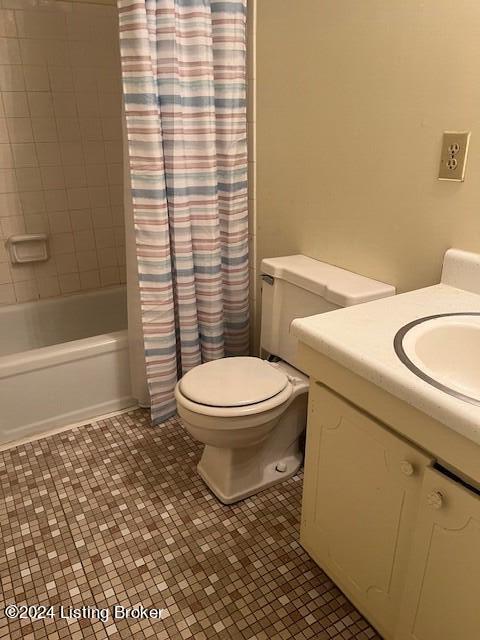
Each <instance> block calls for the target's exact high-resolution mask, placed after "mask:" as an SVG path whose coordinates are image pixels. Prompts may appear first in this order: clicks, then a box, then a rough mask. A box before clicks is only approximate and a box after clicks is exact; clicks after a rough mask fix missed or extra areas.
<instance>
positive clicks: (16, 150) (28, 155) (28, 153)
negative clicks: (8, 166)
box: [11, 142, 38, 167]
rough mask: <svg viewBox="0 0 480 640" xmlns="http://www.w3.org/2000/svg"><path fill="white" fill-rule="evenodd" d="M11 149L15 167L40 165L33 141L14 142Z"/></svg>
mask: <svg viewBox="0 0 480 640" xmlns="http://www.w3.org/2000/svg"><path fill="white" fill-rule="evenodd" d="M11 149H12V155H13V161H14V164H15V167H36V166H37V165H38V159H37V153H36V150H35V145H34V144H33V142H26V143H18V144H12V145H11Z"/></svg>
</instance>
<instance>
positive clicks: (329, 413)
mask: <svg viewBox="0 0 480 640" xmlns="http://www.w3.org/2000/svg"><path fill="white" fill-rule="evenodd" d="M432 462H433V461H432V458H431V457H430V456H428V455H427V454H425V453H424V452H422V451H421V450H419V449H417V448H416V447H414V446H412V445H411V444H409V443H408V442H407V441H405V440H404V439H402V438H401V437H399V436H397V435H394V434H393V433H392V432H391V431H390V430H389V429H387V428H386V427H385V426H383V425H382V424H381V423H380V422H377V421H376V420H375V419H374V418H372V417H370V416H369V415H368V414H366V413H364V412H362V411H361V410H359V409H357V408H356V407H354V406H353V405H351V404H350V403H349V402H347V401H346V400H344V399H343V398H341V397H340V396H338V395H337V394H335V393H334V392H332V391H330V390H329V389H328V388H326V387H325V386H322V385H321V384H319V383H316V382H314V381H312V382H311V385H310V396H309V415H308V428H307V444H306V457H305V480H304V494H303V503H302V522H301V536H300V539H301V543H302V546H303V547H304V548H305V549H306V550H307V551H308V553H309V554H310V555H311V556H312V557H313V558H314V560H315V561H316V562H317V563H318V564H319V565H320V566H321V567H322V568H323V569H324V570H325V571H326V573H328V574H329V575H330V577H331V578H332V580H334V582H335V583H336V584H337V585H338V586H339V587H340V588H341V589H342V590H343V591H344V593H345V594H346V595H347V596H348V597H349V598H350V599H351V600H352V602H353V603H354V604H355V605H356V606H357V607H358V608H359V609H360V611H362V612H364V613H365V615H366V617H367V618H369V619H370V621H371V622H372V623H373V624H374V625H375V626H376V628H377V629H378V631H379V632H380V633H382V635H383V636H384V637H385V638H387V639H391V638H393V637H394V632H395V628H396V623H397V619H398V613H399V603H400V599H401V596H402V592H403V587H404V582H405V577H406V570H407V564H408V558H409V554H410V550H411V549H410V548H411V543H412V538H413V535H412V533H413V530H414V526H415V521H416V517H417V511H418V508H419V505H420V501H421V492H422V482H423V478H424V475H425V473H426V471H427V470H428V467H430V466H431V464H432ZM419 544H420V543H419ZM420 553H421V551H420V549H418V550H417V554H420ZM472 553H473V551H472ZM411 580H412V584H413V583H414V582H415V576H412V577H411ZM479 584H480V582H479ZM403 637H404V638H417V636H414V635H411V636H410V635H404V636H403ZM442 637H445V638H447V636H442ZM453 637H455V636H449V640H451V639H452V638H453ZM433 638H435V640H437V636H436V635H435V634H433V635H431V634H430V635H429V634H428V633H427V634H426V635H425V636H418V640H427V639H428V640H432V639H433ZM462 640H466V638H465V639H464V638H462Z"/></svg>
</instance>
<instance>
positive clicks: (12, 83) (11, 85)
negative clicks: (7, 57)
mask: <svg viewBox="0 0 480 640" xmlns="http://www.w3.org/2000/svg"><path fill="white" fill-rule="evenodd" d="M0 90H1V91H24V90H25V81H24V79H23V67H22V66H21V65H11V64H0Z"/></svg>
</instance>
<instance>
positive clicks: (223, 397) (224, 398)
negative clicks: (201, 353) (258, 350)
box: [180, 357, 288, 407]
mask: <svg viewBox="0 0 480 640" xmlns="http://www.w3.org/2000/svg"><path fill="white" fill-rule="evenodd" d="M287 384H288V378H287V376H286V375H285V374H284V373H283V372H282V371H279V370H278V369H276V368H274V367H272V366H271V365H270V364H268V362H266V361H265V360H262V359H261V358H252V357H236V358H222V359H221V360H213V361H212V362H206V363H205V364H201V365H199V366H198V367H195V368H194V369H192V370H191V371H189V372H188V373H186V374H185V375H184V376H183V378H182V379H181V381H180V391H181V392H182V393H183V395H184V396H185V397H186V398H188V399H189V400H192V402H197V403H199V404H205V405H209V406H211V407H243V406H245V405H249V404H256V403H257V402H263V401H264V400H268V399H269V398H273V396H276V395H277V394H279V393H280V391H283V389H285V387H286V386H287Z"/></svg>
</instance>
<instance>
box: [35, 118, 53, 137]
mask: <svg viewBox="0 0 480 640" xmlns="http://www.w3.org/2000/svg"><path fill="white" fill-rule="evenodd" d="M32 129H33V137H34V139H35V142H56V141H57V140H58V134H57V125H56V122H55V119H54V118H32Z"/></svg>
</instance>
